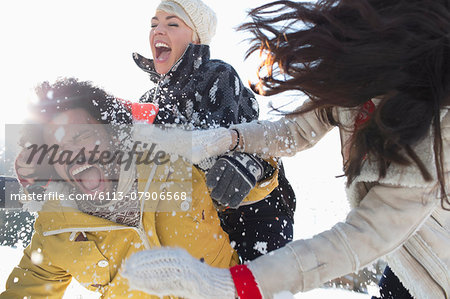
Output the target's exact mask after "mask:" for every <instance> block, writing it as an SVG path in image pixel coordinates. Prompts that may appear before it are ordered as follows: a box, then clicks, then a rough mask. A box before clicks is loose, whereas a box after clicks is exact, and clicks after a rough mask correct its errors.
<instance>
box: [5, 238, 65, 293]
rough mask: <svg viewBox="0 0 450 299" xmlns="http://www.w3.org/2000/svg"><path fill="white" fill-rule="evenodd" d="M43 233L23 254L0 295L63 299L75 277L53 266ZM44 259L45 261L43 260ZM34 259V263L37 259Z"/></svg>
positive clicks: (33, 239)
mask: <svg viewBox="0 0 450 299" xmlns="http://www.w3.org/2000/svg"><path fill="white" fill-rule="evenodd" d="M42 238H43V236H42V235H41V234H40V233H39V232H36V231H35V233H34V235H33V238H32V240H31V243H30V245H29V246H28V247H27V248H26V249H25V250H24V254H23V257H22V259H21V261H20V263H19V265H18V266H16V267H15V268H14V269H13V271H12V273H11V274H10V275H9V277H8V280H7V282H6V290H5V291H4V292H3V293H2V294H1V295H0V298H5V299H6V298H25V297H26V298H28V296H31V298H36V299H38V298H54V299H57V298H62V297H63V295H64V292H65V291H66V288H67V286H68V285H69V284H70V281H71V279H72V276H71V275H70V274H68V273H67V272H66V271H65V270H63V269H61V268H59V267H57V266H55V265H52V263H51V261H50V260H49V258H48V256H47V255H46V250H45V249H44V247H43V242H42ZM41 258H42V260H41ZM33 261H34V262H33Z"/></svg>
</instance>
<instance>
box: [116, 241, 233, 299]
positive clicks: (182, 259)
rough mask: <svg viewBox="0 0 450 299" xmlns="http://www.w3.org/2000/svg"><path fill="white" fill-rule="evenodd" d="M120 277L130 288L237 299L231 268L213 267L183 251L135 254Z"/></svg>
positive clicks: (203, 298)
mask: <svg viewBox="0 0 450 299" xmlns="http://www.w3.org/2000/svg"><path fill="white" fill-rule="evenodd" d="M121 275H122V276H123V277H125V278H127V279H128V281H129V285H130V288H131V289H135V290H140V291H143V292H146V293H148V294H151V295H158V296H168V295H173V296H178V297H183V298H190V299H210V298H216V299H234V298H235V287H234V283H233V279H232V277H231V274H230V270H229V269H220V268H213V267H211V266H209V265H206V264H204V263H202V262H201V261H199V260H197V259H195V258H193V257H192V256H191V255H190V254H189V253H187V252H186V250H184V249H175V248H159V249H151V250H146V251H141V252H138V253H135V254H133V255H132V256H131V257H130V258H129V259H128V260H127V261H126V262H125V265H124V271H123V272H122V273H121Z"/></svg>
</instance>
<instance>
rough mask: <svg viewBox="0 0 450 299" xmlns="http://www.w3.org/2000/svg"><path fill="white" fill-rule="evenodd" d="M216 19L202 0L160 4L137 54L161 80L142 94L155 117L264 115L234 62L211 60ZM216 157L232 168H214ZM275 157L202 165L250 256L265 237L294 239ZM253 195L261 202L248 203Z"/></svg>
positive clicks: (229, 226)
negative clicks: (146, 47)
mask: <svg viewBox="0 0 450 299" xmlns="http://www.w3.org/2000/svg"><path fill="white" fill-rule="evenodd" d="M216 26H217V18H216V14H215V13H214V11H213V10H212V9H211V8H209V7H208V6H207V5H205V4H204V3H203V2H202V1H200V0H162V1H161V2H160V4H159V5H158V6H157V8H156V12H155V15H154V16H153V17H152V18H151V30H150V36H149V40H150V48H151V52H152V55H153V59H147V58H145V57H143V56H141V55H139V54H137V53H134V54H133V57H134V60H135V62H136V64H137V65H138V66H139V67H140V68H141V69H142V70H143V71H145V72H146V73H148V74H149V75H150V81H152V82H153V83H154V84H155V86H154V87H153V88H151V89H150V90H149V91H148V92H146V93H145V94H144V95H143V96H142V98H141V99H140V101H141V102H144V103H148V102H151V103H154V104H157V105H158V106H159V112H158V115H157V116H156V120H155V124H182V125H186V126H188V127H189V128H197V129H198V128H200V129H207V128H211V127H213V128H214V127H228V126H230V125H232V124H237V123H243V122H249V121H252V120H256V119H257V118H258V110H259V109H258V104H257V102H256V100H255V97H254V95H253V93H252V92H251V91H250V90H249V89H248V88H245V87H244V85H243V84H242V82H241V80H240V78H239V76H238V74H237V73H236V71H235V70H234V68H233V67H232V66H231V65H229V64H227V63H225V62H223V61H221V60H217V59H214V60H212V59H210V51H209V43H210V42H211V39H212V37H213V36H214V34H215V31H216ZM215 163H218V164H216V165H217V166H220V168H222V169H226V171H225V172H224V173H226V174H222V173H218V172H217V171H209V172H208V170H209V169H210V168H211V167H212V166H213V165H214V164H215ZM271 163H272V166H271V165H270V163H268V162H266V161H265V160H263V159H261V158H258V157H256V156H254V155H250V154H245V153H238V152H234V153H231V154H225V155H223V156H220V157H216V158H213V159H208V160H206V161H202V162H201V163H199V165H198V167H200V168H201V169H202V170H204V171H206V172H207V176H206V177H207V184H208V186H209V187H210V189H211V197H212V198H213V199H214V201H215V203H217V205H218V207H219V209H218V210H219V216H220V218H221V224H222V227H223V229H224V230H225V231H226V232H227V233H228V234H229V236H230V240H231V241H232V242H233V243H235V244H236V245H235V249H236V250H237V251H238V253H239V256H240V257H241V259H242V260H244V261H246V260H252V259H254V258H256V257H257V256H259V255H261V252H260V251H259V250H258V247H257V246H255V245H256V244H257V242H264V243H266V244H267V250H268V251H271V250H274V249H277V248H279V247H282V246H284V245H285V244H286V243H287V242H289V241H291V240H292V236H293V213H294V209H295V195H294V192H293V190H292V187H291V186H290V184H289V182H288V181H287V180H286V178H285V176H284V171H283V169H282V167H281V162H280V163H277V162H275V161H274V160H272V162H271ZM217 168H219V167H215V168H214V169H217ZM277 180H278V185H279V187H276V184H277ZM266 183H269V184H266ZM260 186H264V187H260ZM254 187H256V188H254ZM237 189H238V190H239V191H238V192H236V191H235V190H237ZM251 190H252V191H251ZM249 192H250V194H249ZM248 194H249V195H250V196H248V197H247V195H248ZM252 194H257V196H251V195H252ZM266 197H267V198H266ZM244 198H246V200H245V203H246V205H245V206H244V205H241V202H242V201H243V200H244ZM250 198H253V199H254V200H255V201H258V202H255V203H252V204H251V205H248V202H247V201H248V200H249V199H250ZM223 206H226V207H231V208H232V209H230V208H227V209H224V208H223ZM255 211H257V213H256V212H255Z"/></svg>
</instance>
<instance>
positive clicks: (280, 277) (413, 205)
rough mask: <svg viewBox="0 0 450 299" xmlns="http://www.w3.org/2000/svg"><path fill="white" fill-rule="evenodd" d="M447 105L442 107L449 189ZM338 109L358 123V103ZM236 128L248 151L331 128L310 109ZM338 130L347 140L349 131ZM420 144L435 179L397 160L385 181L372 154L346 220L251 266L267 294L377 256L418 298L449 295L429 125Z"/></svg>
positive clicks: (277, 151) (315, 283)
mask: <svg viewBox="0 0 450 299" xmlns="http://www.w3.org/2000/svg"><path fill="white" fill-rule="evenodd" d="M449 109H450V108H449V107H447V108H444V109H442V113H441V118H442V137H443V143H444V171H445V176H446V183H447V191H448V190H449V188H448V184H449V182H450V113H448V110H449ZM334 112H335V117H336V118H337V119H339V120H340V121H341V122H342V123H343V124H344V128H345V127H347V126H348V127H349V128H352V127H353V124H354V121H355V117H356V114H357V113H356V110H354V109H353V110H352V109H343V108H338V109H336V110H335V111H334ZM234 128H236V129H238V130H239V131H240V133H241V136H243V138H244V142H245V151H246V152H255V153H260V154H264V155H272V156H291V155H294V154H295V153H297V152H299V151H301V150H304V149H306V148H309V147H311V146H312V145H314V144H315V143H316V142H318V141H319V140H320V138H321V137H322V136H324V135H325V134H326V133H327V132H328V131H329V130H331V129H332V128H333V127H332V126H331V125H329V123H328V122H327V120H326V119H325V118H324V117H320V116H318V115H316V113H315V112H310V113H307V114H306V115H303V116H290V117H285V118H283V119H281V120H279V121H277V122H265V121H258V122H252V123H248V124H241V125H237V126H235V127H234ZM340 130H341V132H340V133H341V142H342V144H343V145H345V144H346V141H347V140H348V138H349V132H348V131H347V130H345V129H342V128H341V129H340ZM342 148H343V147H342ZM414 150H415V151H416V153H417V154H418V155H419V157H420V158H421V159H422V161H424V163H425V164H426V165H427V166H428V167H429V171H430V173H431V174H434V176H435V177H434V179H433V181H431V182H425V181H424V180H423V178H422V176H421V175H420V172H419V170H418V169H417V168H416V167H414V166H408V167H401V166H398V165H391V167H390V168H389V169H388V173H387V176H386V177H385V178H383V179H381V180H380V179H379V178H378V172H377V171H376V168H375V165H373V164H371V163H370V157H369V159H368V161H367V162H366V164H365V165H364V167H363V170H362V173H361V175H360V176H358V177H357V178H356V180H355V182H353V183H352V185H351V186H350V187H349V188H348V190H347V194H348V199H349V201H350V203H351V205H352V207H353V209H352V210H351V211H350V213H349V214H348V216H347V219H346V221H345V222H342V223H338V224H336V225H335V226H334V227H333V228H332V229H330V230H328V231H325V232H322V233H320V234H318V235H316V236H314V237H313V238H311V239H308V240H298V241H294V242H292V243H290V244H288V245H287V246H286V247H284V248H282V249H279V250H277V251H276V252H274V253H273V254H270V255H265V256H262V257H261V258H258V259H257V260H255V261H254V262H252V263H251V264H250V265H249V267H250V269H251V270H252V272H253V273H254V275H255V278H256V280H257V282H258V284H259V286H260V288H261V289H262V292H263V295H264V298H272V296H273V294H275V293H278V292H280V291H282V290H290V291H291V292H292V293H297V292H302V291H308V290H310V289H313V288H316V287H319V286H321V285H322V284H323V283H324V282H326V281H328V280H330V279H333V278H336V277H339V276H342V275H345V274H348V273H351V272H356V271H357V270H358V269H360V268H361V267H364V266H366V265H368V264H370V263H372V262H374V261H375V260H377V259H379V258H384V259H386V260H387V261H388V263H389V265H390V267H391V268H392V270H393V271H394V273H395V274H396V275H397V276H398V277H399V278H400V280H401V281H402V283H403V284H404V286H405V287H406V288H407V289H408V290H409V291H410V293H411V294H412V295H413V296H414V297H415V298H449V297H450V212H449V211H446V210H444V209H442V207H441V203H440V195H439V188H438V182H437V179H436V175H435V173H436V170H435V168H434V153H433V137H432V134H431V129H430V134H429V135H428V136H427V137H426V138H424V139H423V140H421V141H420V142H419V143H418V144H417V145H416V146H415V148H414ZM342 152H344V151H342Z"/></svg>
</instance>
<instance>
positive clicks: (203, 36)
mask: <svg viewBox="0 0 450 299" xmlns="http://www.w3.org/2000/svg"><path fill="white" fill-rule="evenodd" d="M170 2H171V3H175V4H177V5H179V6H180V7H181V8H182V9H183V10H184V11H185V12H186V14H187V16H188V17H189V19H190V20H188V21H185V23H186V24H187V25H188V26H189V27H190V25H191V24H193V26H194V28H192V30H193V31H194V32H195V33H197V36H198V37H199V39H200V43H201V44H205V45H209V44H210V43H211V39H212V37H213V36H214V34H216V27H217V17H216V14H215V13H214V11H213V10H212V9H211V8H210V7H209V6H207V5H206V4H205V3H203V2H202V1H201V0H161V3H160V4H159V6H158V7H157V8H156V10H163V11H165V9H164V6H165V5H164V4H168V3H170ZM179 17H180V18H181V19H183V20H184V19H185V18H183V16H179Z"/></svg>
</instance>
